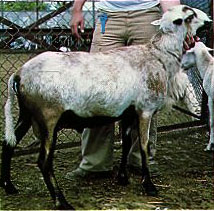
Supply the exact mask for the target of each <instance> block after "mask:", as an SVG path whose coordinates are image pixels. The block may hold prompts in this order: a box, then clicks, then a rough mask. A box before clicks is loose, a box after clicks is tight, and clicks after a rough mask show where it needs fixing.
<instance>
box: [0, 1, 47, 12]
mask: <svg viewBox="0 0 214 211" xmlns="http://www.w3.org/2000/svg"><path fill="white" fill-rule="evenodd" d="M37 8H38V10H40V11H41V10H46V8H47V4H45V3H41V2H39V3H38V4H37V3H36V2H4V4H3V11H7V12H8V11H14V12H19V11H35V10H36V9H37Z"/></svg>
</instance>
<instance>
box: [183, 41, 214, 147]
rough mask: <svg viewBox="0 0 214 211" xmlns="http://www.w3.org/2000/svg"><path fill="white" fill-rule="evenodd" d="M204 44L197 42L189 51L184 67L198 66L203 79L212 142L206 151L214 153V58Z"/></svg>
mask: <svg viewBox="0 0 214 211" xmlns="http://www.w3.org/2000/svg"><path fill="white" fill-rule="evenodd" d="M210 50H211V51H213V49H210V48H207V47H206V46H205V45H204V44H203V43H202V42H196V43H195V47H194V48H191V49H190V50H188V51H187V52H186V53H185V54H184V55H183V58H182V63H181V64H182V67H183V68H184V69H188V68H190V67H192V66H194V65H196V67H197V69H198V70H199V72H200V76H201V78H202V79H203V88H204V90H205V92H206V94H207V95H208V108H209V123H210V140H209V143H208V145H207V147H206V149H205V150H208V151H214V58H213V57H212V56H211V55H210V53H209V51H210Z"/></svg>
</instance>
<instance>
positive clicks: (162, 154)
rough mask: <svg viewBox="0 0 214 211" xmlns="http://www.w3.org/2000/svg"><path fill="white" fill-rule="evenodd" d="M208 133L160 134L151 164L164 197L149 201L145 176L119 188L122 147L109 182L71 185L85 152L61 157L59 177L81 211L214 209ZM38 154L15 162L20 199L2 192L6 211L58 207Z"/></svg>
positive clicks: (71, 151) (57, 161)
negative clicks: (70, 173) (144, 187)
mask: <svg viewBox="0 0 214 211" xmlns="http://www.w3.org/2000/svg"><path fill="white" fill-rule="evenodd" d="M207 139H208V134H207V131H206V130H205V129H197V130H186V131H182V132H176V133H168V134H159V136H158V145H157V155H156V162H155V163H154V164H153V165H151V172H152V179H153V181H154V183H155V185H156V186H157V188H158V191H159V194H158V197H148V196H146V195H145V193H144V192H143V190H142V188H141V185H140V183H141V177H140V175H139V174H136V173H134V172H130V184H129V185H128V186H126V187H122V186H120V185H118V184H117V180H116V175H117V169H118V165H119V161H120V154H121V149H120V146H117V145H116V146H115V158H114V163H115V168H114V171H113V173H112V175H110V176H109V177H108V178H103V177H102V176H99V177H95V176H92V177H89V178H87V179H84V180H83V179H82V180H81V179H80V180H74V181H68V180H66V179H65V177H64V176H65V174H66V173H67V172H68V171H71V170H72V169H75V168H76V167H77V166H78V163H79V161H80V159H81V157H80V147H75V148H70V149H63V150H58V151H56V152H55V160H54V166H55V173H56V176H57V179H58V182H59V184H60V186H61V188H62V190H63V192H64V194H65V196H66V198H67V200H68V201H69V202H70V203H71V204H72V205H73V206H74V207H75V208H76V209H78V210H95V209H96V210H98V209H99V210H100V209H102V210H104V209H107V210H115V209H118V210H119V209H139V210H142V209H146V210H153V209H204V210H205V209H214V170H213V155H212V153H208V152H205V151H204V148H205V146H206V142H207ZM37 157H38V155H37V154H33V155H26V156H19V157H14V158H13V164H12V178H13V181H14V184H16V186H17V187H18V189H19V194H17V195H6V194H5V193H4V191H3V190H2V189H0V210H51V209H52V208H53V203H52V200H51V197H50V195H49V192H48V190H47V188H46V186H45V184H44V182H43V178H42V175H41V173H40V171H39V169H38V167H37V164H36V161H37Z"/></svg>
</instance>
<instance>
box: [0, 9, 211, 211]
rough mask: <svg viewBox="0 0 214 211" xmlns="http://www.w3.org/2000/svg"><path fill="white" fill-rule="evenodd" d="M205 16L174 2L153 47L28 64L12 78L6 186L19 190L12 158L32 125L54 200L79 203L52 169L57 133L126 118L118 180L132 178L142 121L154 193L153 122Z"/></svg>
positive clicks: (43, 57) (146, 181) (45, 57)
mask: <svg viewBox="0 0 214 211" xmlns="http://www.w3.org/2000/svg"><path fill="white" fill-rule="evenodd" d="M201 14H203V12H201V11H200V12H198V11H195V10H193V9H192V8H190V7H187V6H185V5H181V6H177V7H174V8H171V9H170V10H168V11H167V12H166V13H164V15H163V17H162V19H161V20H158V21H156V22H154V23H153V24H159V25H160V27H159V28H160V31H159V33H158V34H157V35H155V36H154V38H153V39H152V41H151V42H150V43H149V44H148V45H139V46H129V47H122V48H118V49H116V50H110V51H108V52H99V53H86V52H45V53H42V54H40V55H38V56H36V57H34V58H33V59H31V60H29V61H28V62H27V63H25V64H24V65H23V66H22V68H21V69H20V70H19V71H18V72H16V73H14V74H13V75H12V76H11V77H10V79H9V82H8V99H7V102H6V105H5V124H6V129H5V140H4V141H3V147H2V165H1V180H0V184H1V186H2V187H3V188H4V189H5V191H6V192H7V193H16V192H17V189H16V188H15V186H14V185H13V184H12V182H11V179H10V177H11V176H10V166H11V157H12V155H13V151H14V149H15V147H16V146H17V144H18V143H19V142H20V141H21V139H22V137H23V136H24V135H25V134H26V133H27V131H28V130H29V128H30V127H31V126H32V128H33V132H34V135H35V136H36V137H37V138H38V139H39V140H41V150H40V154H39V159H38V166H39V168H40V170H41V172H42V174H43V177H44V181H45V183H46V185H47V188H48V189H49V192H50V194H51V197H52V199H53V201H54V204H55V206H56V208H57V209H73V206H71V205H70V204H69V203H68V202H67V201H66V199H65V197H64V195H63V193H62V191H61V190H60V188H59V185H58V183H57V181H56V178H55V176H54V172H53V164H52V163H53V153H54V148H55V144H56V135H57V131H58V130H60V129H61V128H73V129H76V130H77V131H79V132H81V131H82V130H83V128H86V127H90V128H91V127H93V126H97V125H99V126H101V125H104V124H108V123H110V122H114V121H118V120H120V119H121V120H122V139H123V145H122V147H123V154H122V161H121V165H120V169H119V173H118V179H119V182H120V183H121V184H127V183H128V177H127V172H126V164H127V154H128V152H129V149H130V146H131V144H130V143H131V140H130V139H131V138H130V133H129V132H128V131H130V128H131V126H132V124H133V123H134V122H135V123H136V122H137V125H138V136H139V143H140V148H141V157H142V181H143V182H142V187H143V188H144V189H145V192H146V193H147V194H148V195H156V194H157V190H156V187H155V185H154V184H153V183H152V181H151V178H150V172H149V167H148V165H147V144H148V135H149V128H150V121H151V117H152V115H153V114H154V113H155V112H156V111H157V110H159V109H160V108H161V107H162V106H163V105H164V104H165V102H166V101H167V99H168V95H170V93H172V89H173V86H172V81H174V77H175V75H176V74H177V73H178V72H179V71H180V60H181V56H182V46H183V41H184V39H185V37H186V35H187V34H192V35H195V34H196V31H197V29H199V28H200V27H202V26H203V25H204V23H205V21H210V20H209V18H208V17H207V16H206V15H204V14H203V15H201ZM204 17H205V18H204ZM175 91H176V90H175ZM15 95H16V96H17V98H18V103H19V109H20V115H19V119H18V123H17V124H16V126H15V127H14V126H13V118H12V114H11V110H12V107H13V105H14V104H13V99H14V97H15Z"/></svg>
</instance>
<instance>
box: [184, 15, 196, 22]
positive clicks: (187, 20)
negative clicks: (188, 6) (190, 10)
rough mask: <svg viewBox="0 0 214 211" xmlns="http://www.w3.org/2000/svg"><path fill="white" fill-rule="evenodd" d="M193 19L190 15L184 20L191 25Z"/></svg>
mask: <svg viewBox="0 0 214 211" xmlns="http://www.w3.org/2000/svg"><path fill="white" fill-rule="evenodd" d="M193 18H194V15H190V16H189V17H188V18H186V19H185V22H186V23H191V21H192V19H193Z"/></svg>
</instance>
